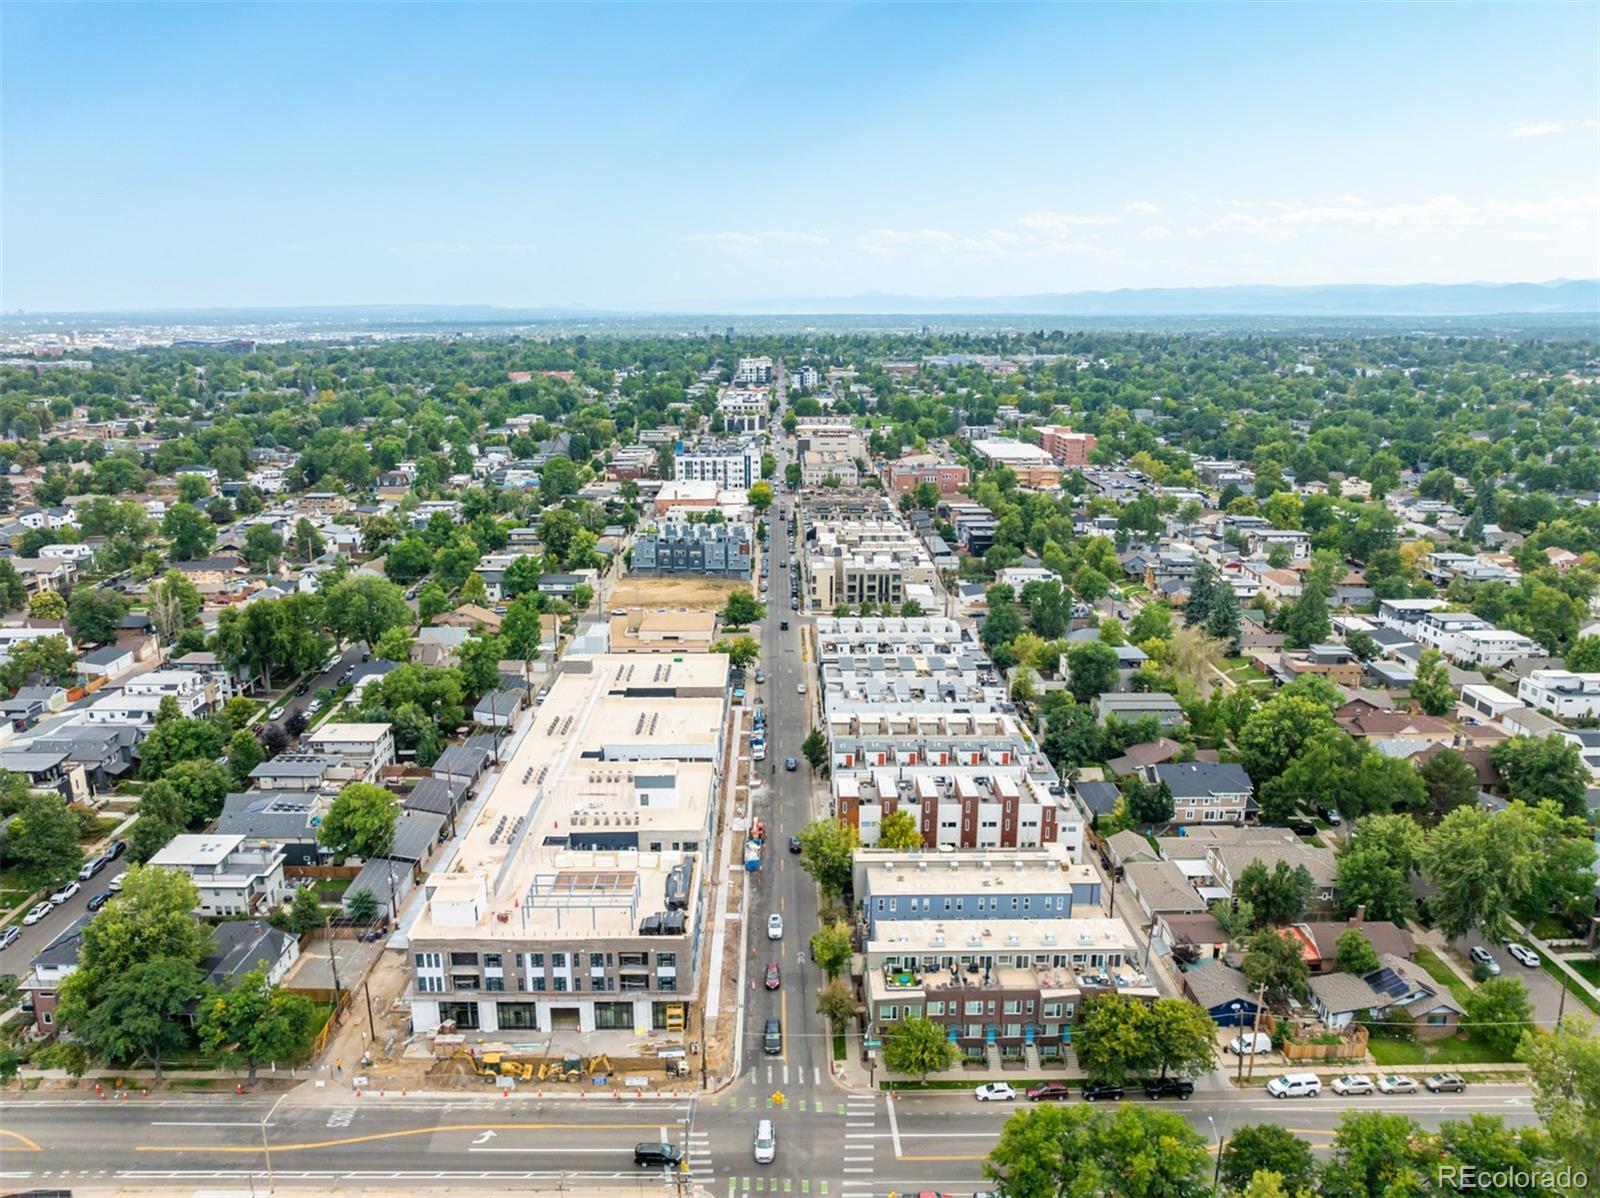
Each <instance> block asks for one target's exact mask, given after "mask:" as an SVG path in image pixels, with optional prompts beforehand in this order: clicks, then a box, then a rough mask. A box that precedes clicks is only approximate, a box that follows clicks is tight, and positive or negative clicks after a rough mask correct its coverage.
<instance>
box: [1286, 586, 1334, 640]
mask: <svg viewBox="0 0 1600 1198" xmlns="http://www.w3.org/2000/svg"><path fill="white" fill-rule="evenodd" d="M1328 595H1329V588H1328V584H1327V581H1326V579H1325V578H1324V577H1323V576H1322V575H1321V574H1320V573H1319V572H1318V571H1316V570H1313V571H1311V572H1309V573H1308V574H1306V575H1305V576H1304V580H1303V581H1302V583H1301V585H1300V596H1299V598H1297V599H1296V600H1295V601H1294V602H1293V603H1292V604H1290V605H1289V607H1288V608H1287V609H1286V610H1285V611H1284V612H1283V634H1284V639H1285V643H1286V644H1287V645H1288V646H1289V647H1290V648H1294V649H1303V648H1305V647H1306V646H1307V645H1316V644H1320V643H1322V642H1323V641H1326V640H1327V639H1328V634H1329V633H1330V632H1331V631H1332V625H1331V623H1330V621H1329V619H1328Z"/></svg>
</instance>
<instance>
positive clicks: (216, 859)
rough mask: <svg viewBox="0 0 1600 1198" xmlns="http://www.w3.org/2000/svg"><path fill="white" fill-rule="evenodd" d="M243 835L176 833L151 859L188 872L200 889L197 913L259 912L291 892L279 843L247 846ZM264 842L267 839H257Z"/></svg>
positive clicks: (270, 906) (166, 867)
mask: <svg viewBox="0 0 1600 1198" xmlns="http://www.w3.org/2000/svg"><path fill="white" fill-rule="evenodd" d="M244 841H245V838H244V837H243V836H241V835H238V834H234V835H231V836H230V835H218V834H217V833H214V832H212V833H200V834H198V835H190V834H187V833H185V834H183V835H180V836H174V837H173V838H172V839H171V840H170V841H168V842H167V846H166V847H165V848H164V849H162V850H161V851H160V852H159V853H157V854H156V855H155V856H154V857H152V858H150V864H151V865H154V866H158V867H160V868H162V869H176V870H180V871H181V872H183V873H185V874H188V875H189V877H190V879H191V880H192V881H193V882H194V884H195V886H196V887H197V888H198V889H199V891H200V905H199V906H198V907H196V908H195V914H197V915H202V916H213V915H258V914H264V913H267V912H270V911H271V910H272V909H273V908H274V907H276V906H277V905H278V904H279V903H281V902H283V901H284V900H285V899H286V898H288V897H289V892H288V890H287V889H286V888H285V886H284V884H283V862H284V852H283V849H282V848H279V847H254V846H252V847H250V848H246V847H245V844H244ZM257 843H258V844H264V843H265V842H257Z"/></svg>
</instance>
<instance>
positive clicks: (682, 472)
mask: <svg viewBox="0 0 1600 1198" xmlns="http://www.w3.org/2000/svg"><path fill="white" fill-rule="evenodd" d="M672 469H673V477H674V478H677V479H684V480H697V481H700V482H714V483H716V484H717V485H718V486H720V487H722V488H724V489H726V490H749V488H750V487H751V486H753V485H754V484H755V483H757V482H759V481H760V479H761V446H759V445H757V444H755V443H754V442H752V441H717V442H702V443H701V444H699V445H696V446H693V447H689V446H685V445H682V444H680V445H679V446H678V447H677V448H676V449H675V450H674V452H673V455H672Z"/></svg>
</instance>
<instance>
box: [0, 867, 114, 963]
mask: <svg viewBox="0 0 1600 1198" xmlns="http://www.w3.org/2000/svg"><path fill="white" fill-rule="evenodd" d="M127 851H128V842H127V841H125V840H113V841H112V842H111V844H110V845H109V846H108V847H107V848H106V851H105V852H103V853H101V854H100V855H99V856H98V857H93V858H91V859H90V860H88V861H85V862H84V863H83V868H82V869H80V870H79V871H78V876H77V878H76V879H74V880H73V881H70V882H67V883H64V884H63V885H62V886H60V887H59V888H57V890H56V891H55V893H54V894H52V895H51V896H50V897H49V898H47V899H45V900H44V902H42V903H38V904H36V905H35V906H34V907H33V908H32V909H31V910H30V911H29V912H28V913H27V914H26V915H24V916H23V917H22V923H23V926H24V927H30V928H31V927H33V925H34V924H36V923H38V922H39V921H40V920H41V919H43V918H44V917H45V916H46V915H49V914H50V912H52V911H54V910H55V909H56V908H57V907H64V906H66V904H67V901H68V900H69V899H71V898H72V896H73V895H75V894H77V893H78V892H79V891H81V890H82V889H83V884H84V883H85V882H87V881H89V880H91V879H92V878H94V877H95V875H96V874H98V873H99V872H100V871H101V870H103V869H105V867H106V866H108V865H110V864H111V863H112V862H113V861H115V860H116V859H117V858H118V857H120V856H122V854H123V853H125V852H127ZM121 889H122V878H121V876H120V875H118V876H117V877H115V878H113V879H112V880H111V888H110V889H109V890H104V891H101V892H100V893H99V894H97V895H95V896H94V897H93V898H92V899H90V900H89V910H91V911H98V910H100V908H101V907H103V906H105V905H106V903H108V902H109V901H110V900H111V896H112V895H113V894H115V893H116V892H117V891H119V890H121ZM21 936H22V931H21V929H20V928H16V927H12V928H9V929H7V930H6V931H5V932H4V933H3V934H0V950H4V949H8V948H10V947H11V946H12V945H13V944H15V943H16V942H17V940H19V939H20V938H21Z"/></svg>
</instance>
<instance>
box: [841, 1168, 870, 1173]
mask: <svg viewBox="0 0 1600 1198" xmlns="http://www.w3.org/2000/svg"><path fill="white" fill-rule="evenodd" d="M840 1172H841V1173H871V1172H872V1169H871V1168H870V1167H868V1168H866V1169H841V1170H840Z"/></svg>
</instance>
